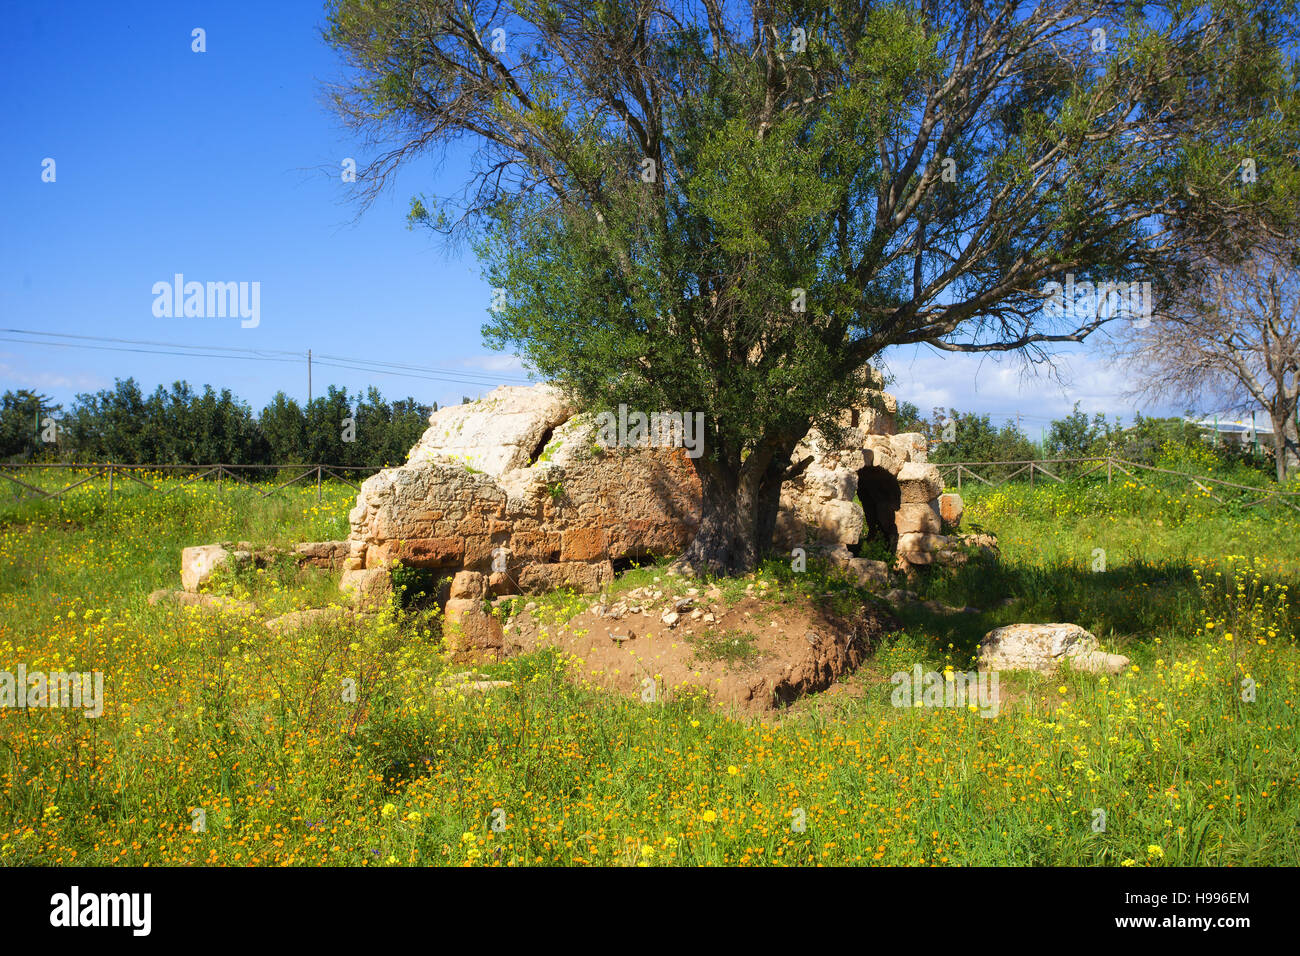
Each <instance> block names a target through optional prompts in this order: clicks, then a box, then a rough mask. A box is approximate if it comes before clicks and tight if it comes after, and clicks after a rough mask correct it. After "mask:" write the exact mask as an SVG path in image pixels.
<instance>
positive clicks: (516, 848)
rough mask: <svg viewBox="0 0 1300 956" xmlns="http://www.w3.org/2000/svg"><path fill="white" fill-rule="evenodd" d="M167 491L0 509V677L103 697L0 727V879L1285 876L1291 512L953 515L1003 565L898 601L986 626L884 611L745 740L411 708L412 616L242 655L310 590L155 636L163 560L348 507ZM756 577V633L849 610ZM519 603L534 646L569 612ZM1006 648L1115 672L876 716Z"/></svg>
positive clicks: (616, 714)
mask: <svg viewBox="0 0 1300 956" xmlns="http://www.w3.org/2000/svg"><path fill="white" fill-rule="evenodd" d="M168 481H170V480H168ZM173 486H174V488H175V490H174V491H173V492H172V493H171V494H169V495H167V496H162V495H158V494H156V493H155V494H149V493H144V492H142V491H135V492H132V491H123V490H122V489H120V488H119V490H118V493H117V495H116V496H115V497H114V498H113V499H112V500H110V499H109V498H108V497H107V494H106V491H105V490H104V489H103V488H102V486H98V485H87V486H84V487H83V488H80V489H77V490H76V491H74V492H72V493H70V494H69V495H68V496H66V498H65V500H63V501H62V502H53V501H46V502H32V501H24V502H16V501H13V500H12V499H5V500H0V670H9V671H13V670H14V668H15V667H16V666H17V665H18V664H19V663H23V664H25V665H26V667H27V669H28V670H29V671H35V670H45V671H54V670H77V669H82V670H97V671H102V672H103V673H104V675H105V685H104V686H105V695H106V700H107V704H106V707H105V710H104V714H103V716H102V717H101V718H99V719H87V718H85V717H83V716H82V715H81V713H79V712H76V711H69V710H27V709H5V710H0V863H2V864H5V865H24V864H126V865H166V864H212V865H239V866H243V865H279V864H326V865H377V866H384V865H387V866H396V865H434V864H440V865H455V866H463V865H493V864H496V865H515V866H518V865H551V864H586V863H595V864H614V865H633V864H640V865H661V864H669V865H675V864H685V865H692V864H756V865H767V864H828V865H829V864H870V863H881V864H904V865H930V864H938V865H965V864H1016V865H1028V864H1033V865H1053V864H1098V865H1116V866H1168V865H1186V864H1208V865H1238V864H1240V865H1245V864H1272V865H1294V864H1296V863H1300V795H1298V793H1297V783H1298V782H1300V756H1298V755H1297V749H1298V747H1297V744H1300V739H1298V737H1297V730H1296V711H1297V705H1298V702H1300V650H1298V649H1297V646H1296V633H1297V623H1298V614H1297V611H1296V608H1295V606H1294V603H1293V601H1292V600H1291V594H1292V592H1293V591H1294V590H1295V588H1296V587H1297V582H1298V580H1300V547H1297V543H1300V515H1298V514H1297V513H1296V512H1294V511H1290V510H1287V509H1285V508H1276V507H1273V508H1266V509H1262V510H1258V511H1256V510H1248V509H1243V508H1240V507H1237V506H1224V505H1220V504H1219V503H1217V502H1214V501H1213V500H1211V499H1208V498H1206V497H1205V496H1204V495H1198V494H1188V493H1186V492H1184V491H1183V490H1181V489H1179V488H1177V487H1175V486H1168V487H1165V486H1157V485H1151V484H1145V483H1143V482H1141V481H1137V480H1132V481H1130V480H1124V481H1118V482H1116V483H1115V484H1114V485H1112V486H1109V487H1108V486H1106V484H1105V482H1104V480H1103V481H1102V482H1100V483H1093V484H1071V485H1067V486H1053V487H1051V488H1044V487H1038V488H1034V489H1029V488H1025V487H1019V486H1017V487H1009V488H1003V489H998V490H986V491H976V490H974V489H969V488H968V489H964V490H965V491H966V492H967V525H971V526H976V527H981V528H984V529H987V530H989V531H992V532H995V533H996V534H997V535H998V536H999V539H1000V545H1001V552H1002V557H1001V561H1000V562H999V563H998V564H996V565H992V564H984V563H977V562H972V563H971V564H968V565H967V566H965V567H963V568H961V569H959V570H957V571H955V572H951V573H943V574H939V575H935V576H933V577H932V578H931V579H929V580H927V581H926V582H924V583H923V584H922V585H921V590H922V592H923V593H922V597H927V598H937V599H939V600H941V601H943V602H944V603H948V604H953V605H967V604H969V605H974V606H976V607H979V608H981V609H984V613H981V614H979V615H960V616H953V617H941V616H935V615H930V614H927V613H926V612H924V611H923V610H919V609H918V610H915V611H908V612H905V613H902V614H901V615H900V616H901V617H902V620H903V625H904V626H903V629H902V630H901V631H900V632H898V633H896V634H894V635H893V636H891V637H890V638H889V639H888V640H887V641H886V642H885V643H884V644H883V645H882V646H881V647H879V648H877V649H876V650H875V652H874V654H873V656H872V657H871V659H870V661H869V663H868V664H867V665H866V666H865V667H863V668H862V669H861V670H860V671H859V672H858V673H857V674H855V675H853V676H852V677H851V678H850V679H849V680H848V681H847V682H846V686H845V687H844V688H840V689H839V690H842V691H844V692H843V693H833V694H827V695H825V696H823V697H821V698H819V699H814V700H807V701H803V702H800V703H798V704H796V705H795V706H794V707H793V708H792V709H791V710H790V711H788V712H785V713H782V714H781V715H780V716H779V717H777V718H775V719H771V720H768V721H766V722H759V721H754V720H740V719H732V718H730V717H728V716H726V715H725V714H721V713H717V712H714V711H712V710H710V709H709V708H708V707H706V706H705V705H703V704H701V703H700V702H698V701H689V700H682V701H676V702H668V703H656V704H644V703H641V702H640V701H637V700H628V699H623V698H619V697H613V696H609V695H606V694H602V693H598V692H596V691H594V690H591V689H589V688H586V687H584V686H582V685H581V684H580V683H579V682H576V681H573V680H570V679H567V678H566V669H567V667H568V664H567V662H565V661H564V660H562V659H560V658H559V657H558V656H557V655H556V654H555V653H553V652H543V653H537V654H532V655H526V656H521V657H517V658H514V659H511V660H509V661H506V662H503V663H501V664H497V665H492V666H490V667H487V668H483V669H482V670H483V671H484V672H486V673H489V674H491V675H493V676H497V677H503V678H505V679H508V680H511V681H513V682H514V684H513V686H512V687H510V688H508V689H506V690H504V691H501V692H498V693H496V694H494V695H489V696H471V697H464V696H460V695H456V694H435V693H434V690H435V689H436V688H438V686H439V681H440V678H442V677H443V676H444V675H445V671H446V670H447V669H448V668H447V667H446V665H445V664H444V663H443V662H442V661H441V659H440V658H439V656H438V646H437V641H438V627H437V620H436V612H398V611H393V612H391V613H388V614H386V615H385V616H384V617H383V618H382V619H380V620H378V621H369V622H366V623H363V624H355V625H354V624H346V623H342V624H333V625H330V626H328V627H322V628H317V629H309V630H306V631H302V632H298V633H296V634H293V635H290V636H283V637H280V636H273V635H272V634H270V632H268V631H267V630H266V629H265V628H264V627H263V626H262V623H261V616H270V615H271V614H274V613H280V612H282V611H287V610H290V609H294V608H298V607H304V606H322V605H325V604H328V603H330V602H336V601H338V592H337V588H336V577H335V576H331V575H328V574H324V573H316V572H312V573H306V574H299V573H298V572H296V571H295V570H293V569H291V568H285V567H273V568H271V569H268V570H266V571H263V572H244V573H240V574H238V575H236V576H233V577H229V578H226V579H224V580H222V581H221V583H220V585H219V589H220V590H222V591H224V592H226V593H229V594H233V595H237V596H241V597H249V598H252V599H253V600H255V601H256V602H257V604H258V605H259V607H260V608H261V610H262V615H261V616H241V615H238V614H233V613H226V612H221V613H218V612H212V611H207V610H202V609H198V608H192V607H177V606H165V605H159V606H150V605H149V604H148V603H147V602H146V600H145V598H146V595H147V594H148V593H149V592H150V591H152V590H154V589H156V588H162V587H178V586H179V570H178V569H179V553H180V549H181V548H182V547H184V546H186V545H191V544H199V543H206V542H211V541H217V540H223V539H224V540H230V539H247V540H254V541H258V542H265V543H276V542H279V543H292V542H296V541H303V540H325V539H331V538H339V537H343V536H344V535H345V534H346V531H347V524H346V515H347V512H348V510H349V508H350V507H351V505H352V502H353V498H354V492H353V491H352V490H351V489H349V488H347V487H346V486H342V485H337V484H326V485H325V486H324V489H323V495H322V500H321V501H320V502H319V503H318V502H317V501H316V491H315V488H314V487H313V488H310V489H290V490H288V491H286V492H283V493H281V494H279V495H276V496H272V497H270V498H266V499H259V498H257V497H256V494H255V493H254V492H251V491H248V490H246V489H232V488H231V487H229V486H227V487H226V489H225V491H224V494H221V495H218V493H217V491H216V489H215V487H214V486H212V485H209V484H202V483H200V484H192V485H187V486H185V487H180V486H179V485H178V484H176V483H173V484H165V487H173ZM1098 549H1100V551H1102V552H1104V554H1103V555H1102V558H1104V570H1101V569H1100V567H1101V565H1100V563H1099V561H1098ZM1094 568H1098V569H1097V570H1094ZM657 573H659V569H656V568H646V569H641V570H637V571H632V572H629V574H628V575H627V576H626V577H625V579H624V580H623V581H622V582H621V585H620V586H624V587H631V586H633V585H635V584H636V583H638V582H640V583H644V582H645V581H646V580H648V579H649V578H650V577H651V576H653V575H654V574H657ZM761 577H762V578H763V579H765V580H767V581H768V582H769V583H770V587H769V592H770V593H771V599H772V600H774V601H780V600H792V599H798V598H799V596H800V595H801V594H804V593H808V592H810V591H812V590H820V589H823V588H826V587H833V589H834V590H835V591H836V593H837V595H838V596H839V598H838V599H840V600H866V599H868V598H867V597H866V596H865V594H861V593H858V592H855V591H853V590H852V589H850V588H848V587H847V586H846V585H842V584H834V585H832V584H830V583H829V582H828V581H827V580H825V579H824V578H823V577H822V576H821V573H820V572H816V571H815V570H814V571H813V572H810V573H809V574H807V575H794V574H792V573H790V572H789V571H788V569H787V567H786V566H785V565H782V564H779V563H774V564H769V565H767V566H765V568H764V570H763V571H762V572H761ZM543 605H544V609H545V610H546V612H547V613H549V614H550V615H551V616H552V618H553V620H554V622H555V626H557V627H559V626H563V619H564V618H565V616H566V615H568V614H571V613H573V612H574V611H575V610H576V609H578V608H580V607H585V605H586V599H581V598H576V597H568V596H565V595H556V596H553V597H552V598H550V599H548V600H547V601H544V602H543ZM1016 621H1039V622H1042V621H1070V622H1074V623H1077V624H1080V625H1082V626H1083V627H1085V628H1087V629H1088V630H1090V631H1092V632H1093V633H1095V634H1096V635H1097V636H1098V637H1099V638H1100V639H1101V641H1102V644H1103V645H1104V646H1105V647H1106V649H1107V650H1110V651H1113V652H1119V653H1123V654H1126V655H1128V656H1129V657H1131V658H1132V661H1133V666H1132V667H1131V669H1129V670H1128V671H1127V672H1125V673H1123V674H1120V675H1118V676H1113V677H1104V676H1096V675H1091V674H1074V673H1063V674H1060V675H1058V676H1056V677H1054V678H1043V677H1039V676H1035V675H1016V676H1014V677H1013V676H1012V675H1003V684H1004V687H1005V688H1006V689H1007V690H1009V704H1008V705H1007V706H1005V707H1003V708H1002V710H1001V712H1000V713H999V715H998V716H997V717H995V718H992V719H985V718H982V717H981V716H979V715H978V714H977V713H974V712H971V711H969V710H965V709H955V708H954V709H944V708H917V709H910V708H896V707H893V706H891V703H890V692H891V690H892V686H891V684H890V682H889V675H890V674H891V673H893V672H895V671H904V670H909V669H910V668H911V667H912V666H913V664H915V663H918V662H919V663H922V664H923V665H924V666H925V667H927V668H934V669H938V670H942V669H944V668H945V667H953V668H956V669H958V670H963V669H966V668H969V667H970V666H971V662H972V654H973V652H974V649H975V647H976V644H977V643H978V641H979V638H980V637H981V636H982V635H983V634H984V633H985V632H986V631H987V630H989V629H990V628H993V627H996V626H998V625H1001V624H1007V623H1013V622H1016ZM452 669H456V668H452ZM349 679H350V680H351V681H354V682H355V686H356V688H357V693H356V698H355V700H344V699H343V698H344V696H345V695H344V694H343V693H341V690H340V688H342V687H343V686H344V685H345V682H346V681H348V680H349ZM1247 688H1253V694H1252V693H1249V692H1248V691H1247ZM1243 698H1253V699H1243ZM1103 814H1104V828H1102V829H1098V823H1099V822H1100V821H1101V820H1102V815H1103Z"/></svg>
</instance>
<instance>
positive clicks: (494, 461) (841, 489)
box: [342, 385, 953, 594]
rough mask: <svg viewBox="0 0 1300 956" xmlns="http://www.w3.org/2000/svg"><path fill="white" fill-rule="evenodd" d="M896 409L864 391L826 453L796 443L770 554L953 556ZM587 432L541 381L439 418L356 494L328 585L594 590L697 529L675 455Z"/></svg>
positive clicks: (677, 545)
mask: <svg viewBox="0 0 1300 956" xmlns="http://www.w3.org/2000/svg"><path fill="white" fill-rule="evenodd" d="M895 412H896V405H895V403H894V400H893V398H892V396H889V395H887V394H885V393H883V392H877V393H874V394H869V395H866V396H864V400H863V402H862V404H861V406H860V407H858V408H855V409H851V410H849V411H848V412H846V413H845V416H844V420H843V421H842V423H841V425H842V434H841V437H840V440H839V441H838V443H837V444H835V445H834V446H833V445H832V444H831V443H830V442H829V441H828V440H827V439H826V437H825V436H824V435H822V434H821V433H820V432H818V431H817V430H813V431H812V432H810V433H809V435H808V437H807V438H806V439H805V440H804V442H803V443H801V445H800V446H799V448H798V449H796V451H795V454H794V456H793V459H792V460H793V462H795V463H803V462H804V461H805V459H810V461H809V462H808V464H807V465H806V466H805V467H804V469H803V470H802V471H801V472H800V473H799V474H798V476H797V477H796V478H794V479H792V480H791V481H789V482H787V483H786V486H785V488H784V489H783V490H782V495H781V513H780V516H779V518H778V525H777V535H776V543H777V544H778V546H780V547H782V548H785V549H791V548H794V547H806V548H810V549H812V550H813V551H818V552H822V553H824V554H826V555H828V556H829V557H831V558H832V559H833V560H836V561H837V562H840V563H850V562H855V561H856V559H855V557H854V554H853V550H854V549H855V548H856V546H857V545H858V544H859V542H860V541H861V540H862V539H863V537H864V535H870V534H874V535H876V536H882V537H884V538H885V539H886V540H887V541H888V542H889V543H890V544H891V545H893V546H896V548H897V552H898V560H899V562H900V565H902V566H909V565H919V564H929V563H931V562H933V561H936V560H946V559H947V558H948V557H950V556H952V554H953V552H952V551H951V547H952V542H951V539H949V538H947V537H945V536H944V535H942V534H941V532H942V530H943V525H942V522H941V514H940V506H939V495H940V492H941V491H942V482H941V481H940V479H939V473H938V470H937V469H936V468H935V467H934V466H933V465H930V464H928V463H927V462H926V444H925V439H924V437H923V436H921V435H919V434H903V435H897V434H894V418H893V416H894V414H895ZM597 434H598V429H597V428H596V423H595V420H594V418H593V417H592V416H590V415H580V414H575V410H574V409H573V408H572V407H571V406H570V405H569V404H568V403H567V402H566V401H565V399H564V397H563V396H562V394H561V393H560V392H559V391H558V390H557V389H555V388H553V387H552V386H549V385H537V386H533V387H510V386H505V387H502V388H498V389H496V390H495V391H493V392H492V393H491V394H489V395H488V396H487V397H486V398H484V399H481V400H479V401H477V402H471V403H467V404H464V405H456V406H451V407H448V408H444V409H440V410H438V411H437V412H435V413H434V414H433V415H432V416H431V417H430V419H429V428H428V430H427V431H426V432H425V433H424V435H423V436H422V437H421V438H420V441H419V442H418V443H417V444H416V446H415V448H413V449H412V451H411V455H410V459H409V461H408V463H407V464H406V465H403V466H401V467H399V468H389V469H385V470H384V471H382V472H380V473H379V474H377V475H374V476H372V477H371V478H369V479H367V480H366V482H365V483H364V484H363V485H362V487H361V493H360V494H359V495H358V498H357V505H356V507H355V508H354V509H353V510H352V512H351V514H350V515H349V520H350V523H351V533H350V535H349V537H348V556H347V559H346V563H345V571H344V575H343V582H342V584H343V587H344V588H345V589H353V588H358V589H360V590H361V591H362V592H363V593H368V592H370V591H371V590H372V589H375V588H379V589H382V588H383V586H384V585H385V582H386V580H387V574H388V571H387V569H388V568H389V567H390V566H391V565H392V563H393V562H395V561H401V562H402V563H403V564H406V565H410V566H416V567H424V568H434V569H445V570H447V571H448V572H449V573H452V572H456V571H472V572H476V573H479V574H483V575H484V580H485V581H486V586H487V589H488V592H489V593H491V594H503V593H515V592H517V591H520V590H522V591H540V590H546V589H550V588H554V587H559V586H562V585H566V584H567V585H570V586H573V587H576V588H579V589H580V590H596V589H598V588H599V586H600V585H601V584H602V583H603V582H604V581H606V580H608V579H609V577H610V576H611V575H612V573H613V566H612V562H614V561H618V560H621V559H626V558H638V557H645V556H650V555H666V554H676V553H680V552H681V551H682V550H684V549H685V547H686V546H687V544H689V543H690V541H691V539H692V537H693V536H694V534H695V531H696V529H697V528H698V526H699V519H700V484H699V479H698V478H697V477H696V474H695V470H694V466H693V464H692V462H691V460H690V459H689V458H688V457H687V455H686V453H685V451H684V450H683V449H681V448H661V447H650V446H649V445H648V443H643V444H642V445H641V446H639V447H633V448H606V447H604V446H603V445H602V444H601V443H600V442H599V441H598V439H597ZM855 498H860V499H861V507H860V506H859V505H858V503H857V502H856V501H855ZM950 510H952V509H951V508H950ZM856 563H857V564H860V563H861V562H856ZM859 570H860V571H861V570H863V569H862V568H859Z"/></svg>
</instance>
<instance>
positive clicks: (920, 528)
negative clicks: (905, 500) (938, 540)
mask: <svg viewBox="0 0 1300 956" xmlns="http://www.w3.org/2000/svg"><path fill="white" fill-rule="evenodd" d="M894 522H895V527H896V528H897V530H898V533H899V535H900V537H901V536H902V535H905V534H912V533H916V532H920V533H923V534H939V533H940V532H941V531H942V530H943V521H942V519H941V518H940V517H939V506H938V502H937V501H934V502H930V501H927V502H926V503H925V504H923V505H918V504H905V505H902V506H901V507H899V509H898V513H897V515H896V516H895V519H894Z"/></svg>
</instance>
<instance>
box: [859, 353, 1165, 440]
mask: <svg viewBox="0 0 1300 956" xmlns="http://www.w3.org/2000/svg"><path fill="white" fill-rule="evenodd" d="M1053 363H1054V365H1055V371H1054V372H1053V371H1052V370H1051V369H1049V368H1047V367H1046V366H1043V365H1029V366H1027V365H1026V364H1025V363H1024V361H1023V360H1022V359H1021V358H1020V357H1019V356H1017V355H1014V354H1010V355H997V356H995V355H979V354H963V353H936V352H934V351H933V350H930V349H924V348H917V349H914V350H910V351H904V350H898V351H895V352H893V353H890V354H888V355H886V362H885V364H886V367H887V368H888V370H889V371H890V372H891V373H892V374H893V376H894V382H893V384H892V385H890V387H889V390H890V391H891V392H892V393H893V394H895V395H896V396H898V398H899V399H900V400H901V401H908V402H911V403H913V404H914V405H916V406H917V408H919V409H920V410H921V413H922V414H923V415H926V416H928V415H929V414H930V410H931V409H932V408H934V407H936V406H938V407H943V408H950V407H951V408H956V409H957V410H958V411H961V412H977V413H979V414H985V413H987V414H988V415H990V416H991V417H992V419H993V420H994V422H995V423H1000V422H1001V421H1003V420H1006V419H1014V418H1016V416H1017V414H1019V416H1020V419H1021V422H1022V424H1023V425H1024V426H1025V430H1026V431H1028V432H1029V433H1030V434H1033V433H1035V432H1036V431H1037V430H1038V427H1039V426H1040V425H1043V424H1046V423H1047V422H1049V421H1051V420H1052V419H1054V418H1061V417H1063V416H1065V415H1068V414H1069V413H1070V411H1071V410H1072V409H1073V407H1074V403H1075V402H1078V403H1079V407H1080V408H1081V409H1082V410H1083V411H1084V412H1086V413H1088V414H1089V415H1092V414H1095V413H1098V412H1101V413H1103V414H1105V415H1107V416H1109V417H1112V418H1113V417H1114V416H1116V415H1118V416H1120V417H1121V418H1123V419H1124V420H1126V421H1127V420H1129V419H1131V418H1132V417H1133V413H1134V411H1135V410H1137V411H1142V412H1143V413H1144V414H1153V415H1154V414H1160V415H1164V414H1177V411H1178V410H1176V409H1171V408H1167V407H1163V406H1154V405H1151V406H1138V407H1137V408H1136V409H1135V406H1134V401H1133V400H1132V399H1128V398H1125V397H1124V395H1125V392H1127V391H1129V390H1130V389H1131V388H1132V383H1131V382H1130V381H1129V380H1128V378H1127V376H1126V375H1125V373H1124V370H1123V369H1122V368H1121V367H1119V366H1117V365H1115V363H1113V362H1112V361H1110V360H1109V359H1107V358H1105V357H1104V356H1102V355H1100V354H1098V353H1096V352H1090V351H1082V350H1080V351H1074V352H1070V353H1059V354H1057V355H1055V356H1053Z"/></svg>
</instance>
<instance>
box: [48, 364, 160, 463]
mask: <svg viewBox="0 0 1300 956" xmlns="http://www.w3.org/2000/svg"><path fill="white" fill-rule="evenodd" d="M67 418H68V434H69V438H70V444H71V446H72V447H73V448H75V449H76V454H77V457H78V458H80V459H81V460H82V461H112V462H118V463H121V464H124V465H135V464H153V463H154V461H153V456H154V455H156V454H158V453H159V449H158V448H157V445H156V437H155V435H156V432H154V431H153V430H151V429H150V427H149V412H148V408H147V406H146V401H145V397H144V395H143V394H142V393H141V391H140V385H139V383H138V382H136V380H135V379H134V378H128V379H126V380H122V379H117V380H115V382H114V385H113V388H111V389H102V390H101V391H98V392H95V393H93V394H91V393H85V394H80V395H78V396H77V397H76V400H75V401H74V403H73V407H72V411H71V413H70V414H69V415H68V416H67Z"/></svg>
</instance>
